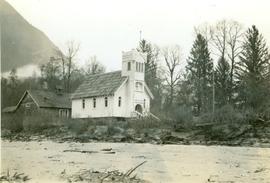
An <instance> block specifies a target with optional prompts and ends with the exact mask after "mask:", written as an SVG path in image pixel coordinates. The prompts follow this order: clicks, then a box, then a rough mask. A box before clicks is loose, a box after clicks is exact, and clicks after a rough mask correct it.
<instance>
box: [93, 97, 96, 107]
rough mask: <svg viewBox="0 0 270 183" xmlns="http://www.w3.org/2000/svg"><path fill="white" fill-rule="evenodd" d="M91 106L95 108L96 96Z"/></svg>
mask: <svg viewBox="0 0 270 183" xmlns="http://www.w3.org/2000/svg"><path fill="white" fill-rule="evenodd" d="M93 107H94V108H96V98H94V99H93Z"/></svg>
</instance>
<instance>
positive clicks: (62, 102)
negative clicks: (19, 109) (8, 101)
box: [17, 90, 71, 108]
mask: <svg viewBox="0 0 270 183" xmlns="http://www.w3.org/2000/svg"><path fill="white" fill-rule="evenodd" d="M27 93H28V94H29V95H30V96H31V98H32V99H33V100H34V102H35V103H36V104H37V105H38V107H46V108H71V100H70V94H67V93H63V94H56V93H55V92H50V91H45V90H27V91H26V92H25V93H24V95H23V97H22V98H21V100H20V101H19V103H18V104H17V106H19V105H20V103H21V101H22V100H23V99H24V97H25V96H26V94H27Z"/></svg>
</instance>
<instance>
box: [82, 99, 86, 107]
mask: <svg viewBox="0 0 270 183" xmlns="http://www.w3.org/2000/svg"><path fill="white" fill-rule="evenodd" d="M82 108H83V109H84V108H85V99H83V100H82Z"/></svg>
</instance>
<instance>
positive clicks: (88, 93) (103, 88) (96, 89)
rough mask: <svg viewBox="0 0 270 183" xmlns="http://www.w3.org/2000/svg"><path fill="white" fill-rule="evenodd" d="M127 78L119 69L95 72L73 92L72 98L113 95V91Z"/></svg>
mask: <svg viewBox="0 0 270 183" xmlns="http://www.w3.org/2000/svg"><path fill="white" fill-rule="evenodd" d="M126 80H127V77H126V76H122V75H121V71H115V72H108V73H105V74H95V75H92V76H90V77H88V78H87V79H86V80H85V81H84V82H83V83H82V84H81V85H80V86H79V87H78V89H77V90H76V91H75V92H74V93H73V95H72V97H71V98H72V99H78V98H85V97H98V96H109V95H113V94H114V92H115V91H116V90H117V89H118V88H119V87H120V86H121V84H122V83H123V82H125V81H126Z"/></svg>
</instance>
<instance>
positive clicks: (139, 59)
mask: <svg viewBox="0 0 270 183" xmlns="http://www.w3.org/2000/svg"><path fill="white" fill-rule="evenodd" d="M145 61H146V54H145V53H140V52H138V51H137V50H135V49H132V50H131V51H127V52H122V76H128V77H129V78H130V79H132V80H141V81H144V71H145Z"/></svg>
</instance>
